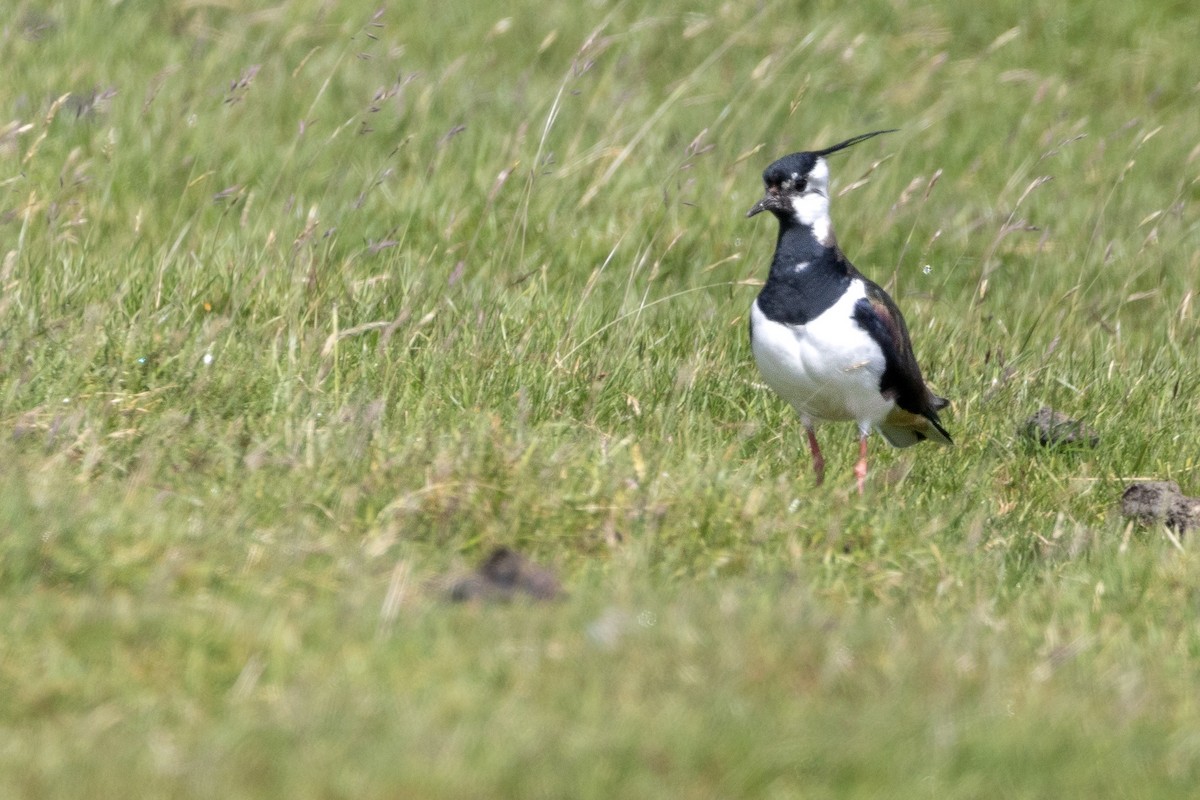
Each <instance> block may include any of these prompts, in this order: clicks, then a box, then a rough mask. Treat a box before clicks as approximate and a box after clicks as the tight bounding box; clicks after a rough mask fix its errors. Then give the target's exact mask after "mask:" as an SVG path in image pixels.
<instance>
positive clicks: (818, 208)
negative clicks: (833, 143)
mask: <svg viewBox="0 0 1200 800" xmlns="http://www.w3.org/2000/svg"><path fill="white" fill-rule="evenodd" d="M792 209H793V210H794V211H795V212H796V220H797V221H798V222H799V223H800V224H801V225H804V226H805V227H807V228H811V229H812V232H813V236H814V237H816V239H817V241H818V242H820V243H821V244H824V245H829V244H830V243H832V241H833V238H832V232H833V225H832V223H831V222H830V219H829V165H828V164H826V163H825V159H823V158H818V159H817V163H816V164H815V165H813V168H812V171H811V172H809V173H808V185H807V186H805V187H804V192H803V193H801V194H799V195H796V196H795V197H793V198H792Z"/></svg>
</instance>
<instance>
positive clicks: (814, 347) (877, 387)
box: [746, 130, 953, 494]
mask: <svg viewBox="0 0 1200 800" xmlns="http://www.w3.org/2000/svg"><path fill="white" fill-rule="evenodd" d="M891 132H892V131H890V130H887V131H874V132H873V133H865V134H863V135H861V136H855V137H854V138H852V139H847V140H846V141H844V142H841V143H840V144H835V145H833V146H832V147H826V148H825V149H824V150H814V151H811V152H804V153H792V154H791V155H788V156H784V157H783V158H781V159H779V160H778V161H776V162H775V163H774V164H771V166H769V167H767V169H766V170H765V171H764V172H763V183H764V184H765V185H766V194H765V195H764V196H763V198H762V199H761V200H759V201H758V202H757V203H756V204H755V205H754V207H753V208H751V209H750V211H749V212H748V213H747V214H746V216H747V217H753V216H754V215H755V214H758V213H760V212H762V211H770V212H771V213H772V214H774V215H775V217H776V218H777V219H778V220H779V239H778V240H777V242H776V244H775V256H774V258H773V259H772V260H771V271H770V273H769V274H768V276H767V282H766V284H765V285H764V286H763V288H762V291H761V292H759V295H758V298H757V299H756V300H755V301H754V305H753V306H751V308H750V343H751V347H752V349H753V351H754V360H755V361H756V362H757V363H758V368H759V370H760V371H761V372H762V376H763V380H764V381H766V383H767V385H768V386H770V387H771V388H772V389H774V390H775V392H776V393H777V394H778V395H779V396H780V397H782V398H783V399H784V400H786V401H787V402H789V403H790V404H791V405H792V407H793V408H795V409H796V412H797V413H798V414H799V415H800V419H801V421H802V422H803V423H804V429H805V431H807V433H808V446H809V449H810V450H811V451H812V459H813V469H814V471H815V472H816V476H817V483H818V484H820V483H821V482H822V481H823V480H824V477H825V458H824V456H822V455H821V447H820V445H819V444H818V443H817V436H816V428H817V425H818V424H819V423H822V422H837V421H854V422H857V423H858V432H859V445H858V463H857V464H856V465H855V468H854V475H855V478H857V482H858V491H859V494H862V492H863V484H864V482H865V481H866V477H867V435H868V434H869V433H870V431H871V428H876V429H877V430H878V431H879V432H880V433H881V434H883V438H885V439H887V440H888V442H889V443H891V444H892V445H893V446H894V447H908V446H910V445H914V444H916V443H917V442H920V441H924V440H925V439H931V440H933V441H935V442H940V443H941V444H947V445H948V444H953V442H952V441H951V440H950V434H949V433H947V432H946V429H945V428H943V427H942V423H941V420H939V419H938V411H940V410H942V409H943V408H945V407H946V406H947V405H949V401H948V400H946V399H945V398H942V397H938V396H937V395H935V394H934V393H933V392H931V391H930V390H929V387H928V386H926V385H925V380H924V378H922V376H921V367H920V366H919V365H918V364H917V359H916V357H915V356H914V355H913V349H912V343H911V342H910V341H909V337H908V328H907V327H906V326H905V324H904V317H903V316H901V314H900V309H899V308H897V307H896V304H895V303H894V302H893V301H892V298H890V297H888V294H887V292H885V291H884V290H883V289H882V288H880V287H879V286H878V285H877V284H875V283H873V282H872V281H871V280H870V279H868V278H867V277H866V276H864V275H863V274H862V273H861V272H859V271H858V270H857V269H855V268H854V265H853V264H851V263H850V260H849V259H848V258H846V256H845V254H844V253H842V250H841V248H840V247H838V243H837V239H836V238H835V237H834V234H833V221H832V220H831V219H830V216H829V163H828V162H827V161H826V157H827V156H829V155H831V154H833V153H836V152H838V151H839V150H844V149H845V148H847V147H850V146H851V145H854V144H857V143H859V142H861V141H863V140H864V139H869V138H871V137H872V136H878V135H879V134H881V133H891Z"/></svg>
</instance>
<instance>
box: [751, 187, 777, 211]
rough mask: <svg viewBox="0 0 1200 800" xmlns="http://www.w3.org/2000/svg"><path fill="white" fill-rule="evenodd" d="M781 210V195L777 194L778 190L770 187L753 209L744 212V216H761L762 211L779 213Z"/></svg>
mask: <svg viewBox="0 0 1200 800" xmlns="http://www.w3.org/2000/svg"><path fill="white" fill-rule="evenodd" d="M783 209H784V204H783V195H781V194H780V193H779V189H778V188H774V187H772V188H771V189H768V190H767V193H766V194H764V195H763V198H762V200H759V201H758V202H757V203H755V204H754V208H752V209H750V210H749V211H747V212H746V216H747V217H753V216H754V215H755V214H761V213H762V212H764V211H781V210H783Z"/></svg>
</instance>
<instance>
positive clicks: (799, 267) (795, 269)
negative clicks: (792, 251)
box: [792, 261, 808, 272]
mask: <svg viewBox="0 0 1200 800" xmlns="http://www.w3.org/2000/svg"><path fill="white" fill-rule="evenodd" d="M806 269H808V262H807V261H800V262H797V263H796V266H794V267H792V272H804V270H806Z"/></svg>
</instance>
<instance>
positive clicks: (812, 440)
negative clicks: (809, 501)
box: [804, 425, 825, 486]
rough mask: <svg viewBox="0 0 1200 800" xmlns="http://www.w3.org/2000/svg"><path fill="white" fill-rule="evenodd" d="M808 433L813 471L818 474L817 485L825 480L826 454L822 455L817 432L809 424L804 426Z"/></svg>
mask: <svg viewBox="0 0 1200 800" xmlns="http://www.w3.org/2000/svg"><path fill="white" fill-rule="evenodd" d="M804 430H805V432H806V433H808V449H809V451H810V452H811V453H812V459H813V472H815V473H816V474H817V486H820V485H821V484H822V483H823V482H824V481H825V456H823V455H821V445H819V444H817V434H816V431H814V430H813V429H812V428H811V427H809V426H808V425H805V426H804Z"/></svg>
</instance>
